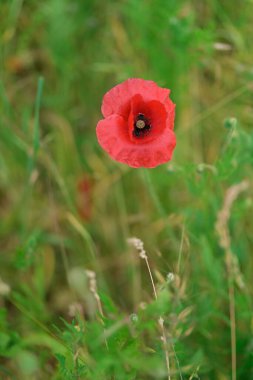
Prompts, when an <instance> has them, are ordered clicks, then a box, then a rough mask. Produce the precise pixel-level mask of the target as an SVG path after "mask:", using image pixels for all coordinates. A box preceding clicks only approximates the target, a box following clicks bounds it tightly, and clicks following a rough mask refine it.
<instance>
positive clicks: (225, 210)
mask: <svg viewBox="0 0 253 380" xmlns="http://www.w3.org/2000/svg"><path fill="white" fill-rule="evenodd" d="M248 186H249V183H248V182H247V181H242V182H240V183H238V184H236V185H234V186H231V187H230V188H229V189H228V190H227V191H226V194H225V198H224V203H223V207H222V209H221V210H220V212H219V213H218V217H217V222H216V225H215V228H216V231H217V234H218V236H219V243H220V246H221V247H222V248H223V249H224V251H225V262H226V268H227V273H228V291H229V314H230V330H231V360H232V380H236V318H235V289H234V281H235V274H236V270H235V269H234V265H235V263H236V260H235V258H236V257H235V256H234V255H233V252H232V249H231V238H230V234H229V228H228V222H229V219H230V216H231V208H232V206H233V203H234V202H235V200H236V199H237V198H238V196H239V195H240V193H241V192H243V191H245V190H247V188H248Z"/></svg>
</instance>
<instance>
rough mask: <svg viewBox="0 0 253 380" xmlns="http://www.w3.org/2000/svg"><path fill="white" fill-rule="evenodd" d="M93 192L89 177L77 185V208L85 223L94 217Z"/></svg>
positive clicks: (85, 177)
mask: <svg viewBox="0 0 253 380" xmlns="http://www.w3.org/2000/svg"><path fill="white" fill-rule="evenodd" d="M92 190H93V183H92V180H91V179H90V178H89V177H87V176H84V177H83V178H82V179H81V180H80V181H79V182H78V183H77V208H78V211H79V215H80V217H81V218H82V219H83V220H85V221H89V220H90V219H91V216H92Z"/></svg>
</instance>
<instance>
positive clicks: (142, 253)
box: [128, 237, 171, 380]
mask: <svg viewBox="0 0 253 380" xmlns="http://www.w3.org/2000/svg"><path fill="white" fill-rule="evenodd" d="M128 243H129V244H131V245H132V246H134V247H135V248H136V249H137V251H138V252H139V256H140V258H141V259H143V260H145V263H146V266H147V269H148V272H149V277H150V280H151V284H152V288H153V293H154V297H155V299H156V300H157V291H156V287H155V283H154V279H153V276H152V272H151V269H150V265H149V261H148V256H147V254H146V251H145V249H144V244H143V242H142V241H141V240H140V239H138V238H135V237H133V238H129V239H128ZM158 326H159V328H160V330H161V334H162V336H161V340H162V343H163V349H164V353H165V360H166V367H167V372H168V380H171V377H170V359H169V351H168V342H167V334H166V329H165V326H164V319H163V318H162V317H161V316H160V317H159V318H158Z"/></svg>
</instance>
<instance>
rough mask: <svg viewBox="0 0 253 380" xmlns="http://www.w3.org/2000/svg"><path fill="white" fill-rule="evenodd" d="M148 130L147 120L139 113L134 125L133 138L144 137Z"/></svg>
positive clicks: (149, 126)
mask: <svg viewBox="0 0 253 380" xmlns="http://www.w3.org/2000/svg"><path fill="white" fill-rule="evenodd" d="M150 128H151V125H150V123H149V121H148V119H147V118H146V117H145V116H144V115H143V114H142V113H139V114H138V116H137V117H136V120H135V123H134V130H133V135H134V136H135V137H141V136H144V135H146V134H147V132H149V130H150Z"/></svg>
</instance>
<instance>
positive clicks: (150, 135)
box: [96, 78, 176, 168]
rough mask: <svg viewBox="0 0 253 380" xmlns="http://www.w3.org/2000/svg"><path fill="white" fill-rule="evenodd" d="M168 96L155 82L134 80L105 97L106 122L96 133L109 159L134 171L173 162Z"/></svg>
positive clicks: (172, 113) (171, 107)
mask: <svg viewBox="0 0 253 380" xmlns="http://www.w3.org/2000/svg"><path fill="white" fill-rule="evenodd" d="M169 93H170V90H168V89H166V88H161V87H159V86H158V85H157V84H156V83H155V82H152V81H149V80H144V79H134V78H133V79H128V80H126V81H125V82H123V83H121V84H119V85H117V86H115V87H113V88H112V89H111V90H110V91H108V92H107V93H106V94H105V96H104V98H103V104H102V114H103V116H104V118H105V119H103V120H100V121H99V122H98V124H97V129H96V132H97V138H98V142H99V144H100V145H101V146H102V148H103V149H104V150H105V151H106V152H107V153H108V154H109V155H110V157H111V158H113V159H114V160H116V161H119V162H123V163H124V164H127V165H129V166H131V167H134V168H138V167H146V168H153V167H155V166H157V165H160V164H163V163H165V162H167V161H169V160H170V159H171V158H172V153H173V150H174V148H175V145H176V137H175V134H174V132H173V127H174V117H175V104H174V103H173V102H172V101H171V99H170V98H169Z"/></svg>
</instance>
